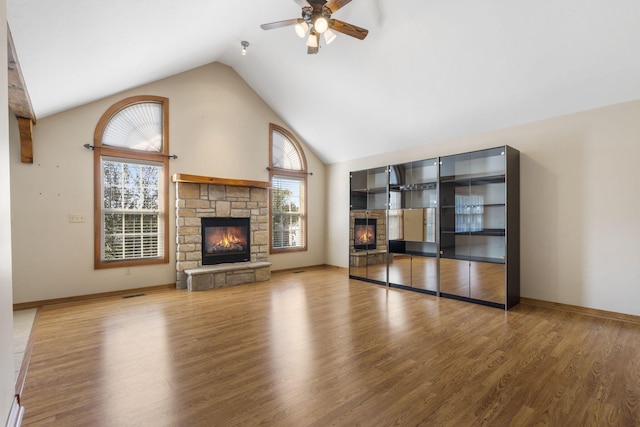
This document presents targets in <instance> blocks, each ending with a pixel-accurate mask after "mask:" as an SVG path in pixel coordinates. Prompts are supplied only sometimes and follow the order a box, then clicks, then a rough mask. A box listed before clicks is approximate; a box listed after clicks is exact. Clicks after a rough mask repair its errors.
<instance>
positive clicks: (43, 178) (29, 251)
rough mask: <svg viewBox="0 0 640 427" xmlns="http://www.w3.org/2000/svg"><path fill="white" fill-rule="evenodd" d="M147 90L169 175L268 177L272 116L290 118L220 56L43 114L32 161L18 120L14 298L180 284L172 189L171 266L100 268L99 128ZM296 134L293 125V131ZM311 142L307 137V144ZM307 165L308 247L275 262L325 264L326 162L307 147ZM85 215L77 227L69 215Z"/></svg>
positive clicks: (13, 191)
mask: <svg viewBox="0 0 640 427" xmlns="http://www.w3.org/2000/svg"><path fill="white" fill-rule="evenodd" d="M140 94H149V95H159V96H165V97H167V98H169V108H170V110H169V114H170V126H169V127H170V129H169V135H170V151H171V153H172V154H176V155H177V156H178V159H177V160H171V162H170V173H171V174H174V173H186V174H195V175H205V176H213V177H221V178H233V179H249V180H257V181H268V179H269V176H268V172H267V170H266V167H267V166H268V164H269V162H268V160H269V159H268V156H269V147H268V138H269V123H270V122H273V123H276V124H279V125H281V126H285V127H287V126H286V125H285V123H283V121H282V120H281V119H280V118H279V117H278V116H277V115H276V114H275V113H274V112H273V110H271V108H270V107H269V106H268V105H267V104H266V103H264V101H263V100H262V99H261V98H260V97H259V96H258V95H257V94H256V93H255V92H254V91H253V90H252V89H251V88H250V87H249V86H248V85H247V84H246V83H245V82H244V81H243V80H242V79H241V78H240V76H239V75H238V74H237V73H235V71H233V70H232V69H231V68H229V67H227V66H225V65H222V64H219V63H213V64H209V65H207V66H204V67H200V68H197V69H195V70H192V71H189V72H185V73H182V74H179V75H176V76H173V77H171V78H168V79H164V80H161V81H158V82H155V83H152V84H149V85H146V86H143V87H140V88H136V89H133V90H130V91H127V92H125V93H121V94H118V95H115V96H112V97H109V98H107V99H104V100H101V101H98V102H94V103H91V104H88V105H85V106H82V107H80V108H76V109H73V110H69V111H66V112H63V113H60V114H57V115H54V116H51V117H47V118H44V119H41V120H39V121H38V123H37V125H36V126H35V127H34V141H35V143H34V164H33V165H26V164H22V163H20V161H19V142H18V135H17V124H16V123H12V129H11V131H12V137H11V141H12V146H11V148H12V151H11V166H12V170H11V177H12V187H11V196H12V203H13V206H12V212H13V233H14V244H13V256H14V262H13V269H14V286H13V291H14V302H16V303H20V302H27V301H38V300H45V299H52V298H61V297H68V296H77V295H85V294H93V293H99V292H107V291H114V290H123V289H131V288H136V287H144V286H154V285H160V284H167V283H175V276H176V274H175V231H174V230H175V214H174V212H173V206H174V201H175V194H174V188H173V187H174V186H173V185H171V188H170V190H171V191H170V205H171V209H172V212H171V214H170V217H171V222H170V230H171V231H170V239H171V245H170V254H171V261H170V263H169V264H167V265H161V266H142V267H132V268H131V269H130V270H129V273H130V274H126V273H127V270H126V269H122V268H116V269H105V270H94V269H93V155H92V152H91V151H89V150H87V149H85V148H83V144H86V143H90V144H93V132H94V129H95V126H96V124H97V122H98V120H99V118H100V116H101V115H102V114H103V113H104V111H105V110H106V109H107V108H108V107H109V106H110V105H112V104H113V103H115V102H116V101H118V100H120V99H122V98H125V97H127V96H132V95H140ZM290 130H292V131H293V129H290ZM301 142H302V143H303V146H304V141H301ZM304 149H305V155H306V157H307V161H308V166H309V170H310V171H312V172H313V176H311V177H310V178H309V188H308V194H309V197H308V199H309V200H308V209H309V250H308V251H306V252H303V253H296V254H288V255H275V256H274V255H272V256H271V257H270V260H271V262H272V263H273V267H272V268H273V269H274V270H279V269H285V268H297V267H302V266H308V265H318V264H322V263H324V259H325V237H324V227H325V211H326V209H325V166H324V165H323V164H322V162H321V161H320V160H319V159H318V158H317V157H316V156H315V155H314V153H313V152H312V151H311V150H310V149H308V148H307V147H306V146H304ZM70 213H82V214H85V215H86V218H87V222H86V223H81V224H75V223H74V224H71V223H69V222H68V214H70Z"/></svg>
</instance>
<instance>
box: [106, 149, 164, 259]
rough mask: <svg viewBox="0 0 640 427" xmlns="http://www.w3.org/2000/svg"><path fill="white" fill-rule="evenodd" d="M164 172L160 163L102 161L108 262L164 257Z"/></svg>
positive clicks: (121, 160) (107, 159)
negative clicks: (162, 209)
mask: <svg viewBox="0 0 640 427" xmlns="http://www.w3.org/2000/svg"><path fill="white" fill-rule="evenodd" d="M163 173H164V172H163V166H162V164H159V163H151V162H141V161H135V160H130V161H129V160H125V159H111V158H104V157H103V158H102V162H101V176H102V200H103V206H102V222H103V228H102V230H103V238H102V242H103V245H102V259H103V260H104V261H116V260H131V259H144V258H157V257H160V256H162V251H163V247H164V242H163V235H162V232H161V230H162V226H161V221H162V218H163V215H162V212H161V209H160V208H161V206H163V204H162V200H161V197H162V194H163V193H162V189H161V182H162V181H161V177H162V176H163Z"/></svg>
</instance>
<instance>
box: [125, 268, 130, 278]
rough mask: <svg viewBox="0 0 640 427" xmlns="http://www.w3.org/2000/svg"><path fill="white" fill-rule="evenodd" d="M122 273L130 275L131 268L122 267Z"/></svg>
mask: <svg viewBox="0 0 640 427" xmlns="http://www.w3.org/2000/svg"><path fill="white" fill-rule="evenodd" d="M124 275H125V276H131V269H130V268H128V267H127V268H125V269H124Z"/></svg>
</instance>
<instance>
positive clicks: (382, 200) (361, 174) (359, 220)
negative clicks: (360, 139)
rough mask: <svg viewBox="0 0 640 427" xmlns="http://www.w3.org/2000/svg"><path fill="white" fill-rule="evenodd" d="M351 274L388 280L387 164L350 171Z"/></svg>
mask: <svg viewBox="0 0 640 427" xmlns="http://www.w3.org/2000/svg"><path fill="white" fill-rule="evenodd" d="M350 183H351V184H350V185H351V203H350V216H349V234H350V236H349V276H350V277H352V278H355V279H361V280H366V281H370V282H374V283H379V284H387V275H388V271H387V207H388V200H389V173H388V168H387V167H386V166H385V167H379V168H374V169H368V170H363V171H356V172H351V174H350Z"/></svg>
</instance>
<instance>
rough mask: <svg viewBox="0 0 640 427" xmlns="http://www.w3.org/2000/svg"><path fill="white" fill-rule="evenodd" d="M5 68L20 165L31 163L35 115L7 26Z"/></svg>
mask: <svg viewBox="0 0 640 427" xmlns="http://www.w3.org/2000/svg"><path fill="white" fill-rule="evenodd" d="M7 67H8V69H9V76H8V77H9V108H10V109H11V110H12V111H13V113H14V114H15V116H16V118H17V119H18V127H19V129H20V153H21V154H20V159H21V161H22V163H33V125H34V124H36V115H35V113H34V112H33V106H32V105H31V98H29V92H28V91H27V85H26V84H25V81H24V77H23V76H22V70H21V69H20V63H19V62H18V55H17V54H16V47H15V45H14V44H13V37H12V36H11V30H10V29H9V25H8V24H7Z"/></svg>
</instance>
